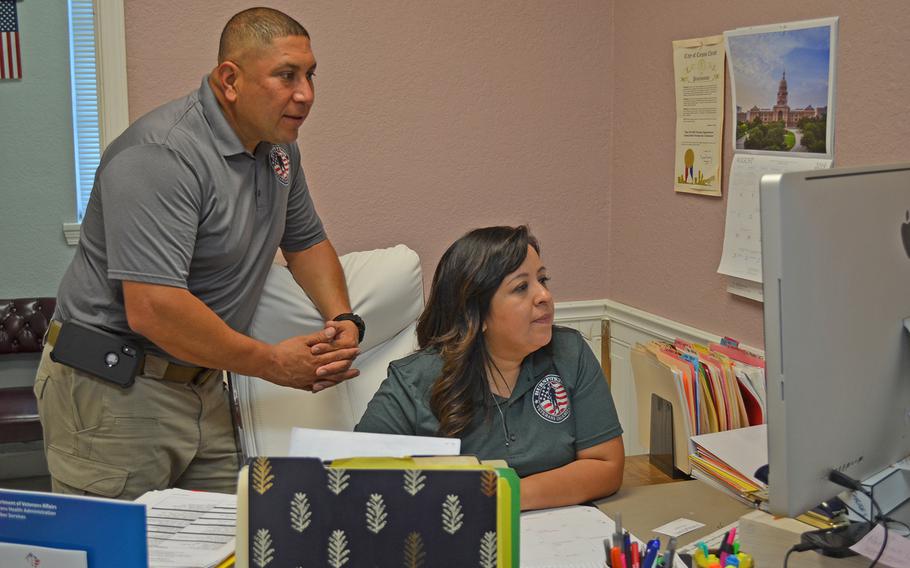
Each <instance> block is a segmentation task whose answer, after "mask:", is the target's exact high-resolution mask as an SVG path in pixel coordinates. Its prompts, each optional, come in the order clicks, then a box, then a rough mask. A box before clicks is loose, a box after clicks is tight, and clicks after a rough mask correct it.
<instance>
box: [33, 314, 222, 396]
mask: <svg viewBox="0 0 910 568" xmlns="http://www.w3.org/2000/svg"><path fill="white" fill-rule="evenodd" d="M62 325H63V324H61V323H60V322H59V321H57V320H53V321H51V323H50V326H48V329H47V344H48V345H50V346H51V347H53V346H54V343H56V342H57V336H58V335H59V334H60V328H61V327H62ZM220 373H221V370H220V369H209V368H208V367H189V366H186V365H178V364H176V363H172V362H170V361H168V360H167V359H165V358H164V357H158V356H157V355H149V354H146V355H145V359H144V360H143V362H142V370H141V371H140V372H139V375H140V376H142V377H149V378H152V379H159V380H162V381H171V382H175V383H194V384H197V385H201V384H202V383H204V382H205V381H207V380H209V379H210V378H211V377H214V376H216V375H218V374H220Z"/></svg>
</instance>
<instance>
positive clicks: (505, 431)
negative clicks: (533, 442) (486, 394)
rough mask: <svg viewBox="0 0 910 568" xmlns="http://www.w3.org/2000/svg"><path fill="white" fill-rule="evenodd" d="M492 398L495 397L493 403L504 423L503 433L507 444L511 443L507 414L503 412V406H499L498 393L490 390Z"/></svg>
mask: <svg viewBox="0 0 910 568" xmlns="http://www.w3.org/2000/svg"><path fill="white" fill-rule="evenodd" d="M490 398H491V399H493V404H494V405H496V410H498V411H499V420H500V422H501V423H502V434H503V436H504V439H505V441H506V446H508V445H509V437H510V436H509V426H508V425H507V424H506V416H505V414H503V413H502V408H501V407H500V406H499V401H498V400H496V395H494V394H493V391H492V390H491V391H490Z"/></svg>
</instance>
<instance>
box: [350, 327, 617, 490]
mask: <svg viewBox="0 0 910 568" xmlns="http://www.w3.org/2000/svg"><path fill="white" fill-rule="evenodd" d="M441 371H442V359H441V358H440V357H439V354H438V352H436V351H433V350H424V351H419V352H417V353H415V354H413V355H410V356H408V357H405V358H404V359H399V360H397V361H393V362H392V364H391V365H389V376H388V378H387V379H386V380H385V381H383V383H382V385H380V387H379V390H378V391H377V392H376V395H375V396H374V397H373V400H371V401H370V404H369V405H368V406H367V409H366V412H365V413H364V415H363V418H361V420H360V423H359V424H358V425H357V426H356V428H355V430H357V431H359V432H381V433H386V434H407V435H419V436H436V435H437V434H436V432H437V429H438V428H439V421H438V420H437V419H436V417H435V416H433V413H432V412H431V411H430V403H429V400H430V389H431V388H432V386H433V383H434V382H435V381H436V379H437V378H438V377H439V375H440V373H441ZM485 393H486V394H485V397H486V398H485V401H484V398H483V397H479V398H478V399H476V400H475V408H476V409H478V410H477V411H475V414H474V420H473V422H472V423H471V425H470V426H469V427H468V429H467V430H466V433H462V438H461V452H462V453H463V454H473V455H476V456H478V457H479V458H480V459H505V460H506V461H507V462H508V464H509V465H510V466H511V467H512V468H514V469H515V471H516V472H517V473H518V475H519V476H521V477H525V476H528V475H532V474H534V473H539V472H541V471H548V470H551V469H554V468H557V467H561V466H563V465H566V464H567V463H570V462H572V461H573V460H574V459H575V454H576V452H578V451H579V450H584V449H586V448H590V447H592V446H595V445H597V444H600V443H602V442H606V441H607V440H610V439H612V438H615V437H616V436H619V435H621V434H622V427H621V426H620V424H619V419H618V418H617V416H616V407H615V406H614V405H613V397H612V396H611V395H610V389H609V387H608V386H607V381H606V379H605V378H604V374H603V370H602V369H601V368H600V364H599V363H598V362H597V359H596V358H595V357H594V354H593V353H592V352H591V349H590V348H589V347H588V344H587V343H585V341H584V338H582V336H581V334H580V333H578V332H577V331H575V330H573V329H569V328H564V327H555V326H554V327H553V339H552V340H551V342H550V344H549V345H548V346H546V347H544V348H542V349H540V350H538V351H536V352H534V353H532V354H531V355H529V356H528V357H526V358H525V360H524V362H523V363H522V365H521V371H520V372H519V375H518V382H517V383H516V384H515V390H514V391H513V392H512V396H511V397H510V398H509V399H508V400H506V399H499V398H498V397H497V398H498V402H499V408H500V410H502V416H500V414H499V411H498V410H497V409H496V407H495V406H494V405H493V403H492V398H491V396H492V395H491V394H490V392H489V390H488V389H486V390H485ZM484 402H486V404H484ZM507 438H508V441H509V444H508V445H506V439H507Z"/></svg>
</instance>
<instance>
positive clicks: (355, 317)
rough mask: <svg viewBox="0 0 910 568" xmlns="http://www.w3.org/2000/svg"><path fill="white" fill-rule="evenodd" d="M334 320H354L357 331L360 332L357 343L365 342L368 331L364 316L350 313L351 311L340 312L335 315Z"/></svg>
mask: <svg viewBox="0 0 910 568" xmlns="http://www.w3.org/2000/svg"><path fill="white" fill-rule="evenodd" d="M332 321H351V322H354V325H356V326H357V332H358V334H359V338H358V339H357V343H363V336H364V335H366V332H367V324H365V323H364V322H363V318H362V317H360V316H358V315H357V314H352V313H350V312H347V313H344V314H338V315H337V316H335V317H333V318H332Z"/></svg>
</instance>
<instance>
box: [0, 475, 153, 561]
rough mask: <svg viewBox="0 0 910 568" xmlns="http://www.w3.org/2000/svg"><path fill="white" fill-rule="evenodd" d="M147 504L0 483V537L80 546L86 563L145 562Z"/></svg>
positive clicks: (49, 545)
mask: <svg viewBox="0 0 910 568" xmlns="http://www.w3.org/2000/svg"><path fill="white" fill-rule="evenodd" d="M145 531H146V529H145V505H141V504H139V503H133V502H131V501H115V500H113V499H99V498H95V497H77V496H73V495H59V494H54V493H38V492H32V491H10V490H7V489H0V542H9V543H17V544H30V545H37V546H43V547H47V548H61V549H69V550H84V551H86V553H87V556H88V567H89V568H109V567H115V566H116V567H118V568H146V567H147V566H148V544H147V541H146V532H145Z"/></svg>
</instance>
